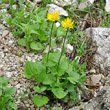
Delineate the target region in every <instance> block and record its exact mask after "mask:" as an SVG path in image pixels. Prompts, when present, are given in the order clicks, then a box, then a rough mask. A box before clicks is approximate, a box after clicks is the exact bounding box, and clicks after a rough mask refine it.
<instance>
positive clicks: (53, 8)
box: [47, 4, 68, 16]
mask: <svg viewBox="0 0 110 110" xmlns="http://www.w3.org/2000/svg"><path fill="white" fill-rule="evenodd" d="M47 7H49V9H48V12H56V11H58V12H59V13H60V15H63V16H68V12H67V11H65V10H64V9H63V8H62V7H59V6H57V5H55V4H47Z"/></svg>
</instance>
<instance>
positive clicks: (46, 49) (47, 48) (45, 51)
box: [43, 45, 49, 53]
mask: <svg viewBox="0 0 110 110" xmlns="http://www.w3.org/2000/svg"><path fill="white" fill-rule="evenodd" d="M48 51H49V45H47V47H46V48H45V50H44V51H43V53H48Z"/></svg>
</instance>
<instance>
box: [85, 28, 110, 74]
mask: <svg viewBox="0 0 110 110" xmlns="http://www.w3.org/2000/svg"><path fill="white" fill-rule="evenodd" d="M91 32H92V33H91ZM85 34H86V35H87V36H88V37H91V38H92V39H93V41H95V42H96V45H97V46H98V47H97V54H96V55H95V62H96V64H97V65H98V66H100V68H101V70H102V72H103V73H104V74H109V73H110V28H92V30H91V29H90V28H88V29H86V30H85Z"/></svg>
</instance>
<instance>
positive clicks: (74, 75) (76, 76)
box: [67, 72, 80, 84]
mask: <svg viewBox="0 0 110 110" xmlns="http://www.w3.org/2000/svg"><path fill="white" fill-rule="evenodd" d="M69 75H70V77H68V78H67V79H68V80H69V81H70V82H71V83H72V84H76V82H78V81H79V78H80V75H79V74H78V73H77V72H72V73H70V74H69Z"/></svg>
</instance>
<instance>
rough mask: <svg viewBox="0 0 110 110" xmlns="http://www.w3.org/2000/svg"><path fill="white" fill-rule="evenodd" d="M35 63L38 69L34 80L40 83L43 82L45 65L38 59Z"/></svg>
mask: <svg viewBox="0 0 110 110" xmlns="http://www.w3.org/2000/svg"><path fill="white" fill-rule="evenodd" d="M36 64H37V66H36V68H37V71H38V72H37V76H36V77H37V78H36V80H37V83H39V84H40V82H43V81H44V80H45V78H46V67H45V66H44V64H43V63H42V62H40V61H37V62H36Z"/></svg>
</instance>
